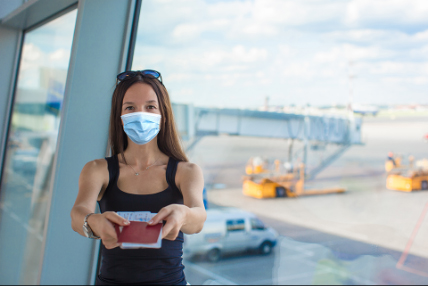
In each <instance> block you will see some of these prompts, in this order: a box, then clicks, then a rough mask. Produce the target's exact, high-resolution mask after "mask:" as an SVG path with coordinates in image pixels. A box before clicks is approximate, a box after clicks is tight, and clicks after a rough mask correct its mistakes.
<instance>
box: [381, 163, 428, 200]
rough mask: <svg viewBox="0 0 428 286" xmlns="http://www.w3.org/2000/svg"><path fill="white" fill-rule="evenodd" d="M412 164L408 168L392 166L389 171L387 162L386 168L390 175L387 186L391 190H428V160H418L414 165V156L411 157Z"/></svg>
mask: <svg viewBox="0 0 428 286" xmlns="http://www.w3.org/2000/svg"><path fill="white" fill-rule="evenodd" d="M409 161H410V164H409V166H408V168H403V167H400V168H392V169H390V170H389V171H388V168H387V164H388V161H387V162H386V165H385V167H386V170H387V171H388V177H387V179H386V187H387V188H388V189H390V190H396V191H403V192H412V191H417V190H428V160H427V159H424V160H420V161H417V162H416V164H415V166H414V165H413V157H410V158H409Z"/></svg>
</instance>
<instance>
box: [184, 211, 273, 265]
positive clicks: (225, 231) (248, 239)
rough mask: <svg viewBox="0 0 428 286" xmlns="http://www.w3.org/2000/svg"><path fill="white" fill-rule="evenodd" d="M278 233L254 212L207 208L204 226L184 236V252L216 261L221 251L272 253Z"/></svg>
mask: <svg viewBox="0 0 428 286" xmlns="http://www.w3.org/2000/svg"><path fill="white" fill-rule="evenodd" d="M277 239H278V233H277V232H276V231H275V230H274V229H272V228H270V227H269V228H267V227H265V225H264V223H263V222H262V221H261V220H259V219H258V218H257V217H256V216H255V215H254V214H252V213H249V212H246V211H242V210H239V209H235V208H224V209H210V210H207V221H206V222H205V225H204V229H203V230H202V231H201V232H200V233H198V234H193V235H186V236H185V238H184V255H185V256H186V257H189V258H192V257H193V256H195V255H205V256H206V258H207V259H208V260H209V261H212V262H215V261H218V260H219V259H220V258H221V255H222V254H225V253H231V252H241V251H246V250H258V251H259V252H260V253H262V254H270V253H271V251H272V248H273V247H275V245H276V242H277Z"/></svg>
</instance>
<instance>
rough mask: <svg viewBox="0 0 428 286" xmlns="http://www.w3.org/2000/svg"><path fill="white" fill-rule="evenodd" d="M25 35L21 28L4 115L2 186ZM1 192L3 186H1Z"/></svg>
mask: <svg viewBox="0 0 428 286" xmlns="http://www.w3.org/2000/svg"><path fill="white" fill-rule="evenodd" d="M24 36H25V34H24V33H23V31H22V30H19V32H18V40H17V43H16V47H17V48H16V52H15V59H14V63H13V67H12V71H11V74H12V77H11V81H10V86H9V92H8V101H7V108H6V114H5V116H4V118H5V122H4V125H3V126H4V127H3V132H2V137H1V138H2V141H1V142H0V144H1V145H0V186H1V185H2V181H3V168H4V164H5V162H6V148H7V142H8V139H9V130H10V124H11V120H12V110H13V106H14V104H15V91H16V85H17V83H18V72H19V67H20V64H21V55H22V47H23V43H24ZM0 194H1V188H0Z"/></svg>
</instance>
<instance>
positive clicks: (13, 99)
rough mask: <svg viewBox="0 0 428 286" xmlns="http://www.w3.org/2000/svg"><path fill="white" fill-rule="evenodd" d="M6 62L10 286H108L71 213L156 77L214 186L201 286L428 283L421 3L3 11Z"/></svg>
mask: <svg viewBox="0 0 428 286" xmlns="http://www.w3.org/2000/svg"><path fill="white" fill-rule="evenodd" d="M0 56H1V58H2V61H1V62H2V63H1V65H0V127H1V129H0V132H1V137H0V175H1V177H0V284H14V285H17V284H32V285H37V284H86V285H93V284H94V283H95V278H96V276H97V274H98V271H99V267H100V263H101V261H100V255H99V250H100V241H99V240H92V239H88V238H85V237H82V236H81V235H79V234H77V233H76V232H74V231H73V230H72V229H71V219H70V210H71V208H72V207H73V204H74V201H75V199H76V196H77V192H78V181H79V174H80V172H81V170H82V168H83V166H84V165H85V163H86V162H89V161H91V160H94V159H99V158H104V157H106V156H109V151H108V145H107V140H108V124H109V116H110V108H111V96H112V93H113V90H114V88H115V85H116V76H117V74H119V73H120V72H123V71H126V70H145V69H152V70H156V71H159V72H160V73H161V75H162V82H163V84H164V85H165V87H166V88H167V90H168V92H169V95H170V98H171V102H172V107H173V112H174V118H175V121H176V125H177V129H178V131H179V134H180V139H181V142H182V145H183V148H184V150H185V151H186V154H187V156H188V157H189V160H190V162H193V163H195V164H197V165H199V166H200V167H201V168H202V171H203V174H204V183H205V185H204V190H203V196H204V203H205V208H206V210H207V221H206V222H205V225H204V228H203V230H202V231H201V232H200V233H198V234H193V235H185V242H184V251H183V252H184V253H183V265H184V266H185V270H184V272H185V275H186V280H187V282H188V283H190V284H198V285H237V284H238V285H244V284H245V285H246V284H248V285H261V284H263V285H274V284H275V285H278V284H279V285H284V284H316V285H320V284H329V285H333V284H334V285H353V284H370V285H372V284H382V285H384V284H422V285H426V284H427V283H428V270H427V269H428V247H427V246H428V244H427V241H428V214H427V213H428V94H427V91H428V3H427V1H426V0H397V1H392V0H391V1H389V0H372V1H364V0H343V1H336V0H318V1H312V0H120V1H119V0H0ZM142 211H144V210H142Z"/></svg>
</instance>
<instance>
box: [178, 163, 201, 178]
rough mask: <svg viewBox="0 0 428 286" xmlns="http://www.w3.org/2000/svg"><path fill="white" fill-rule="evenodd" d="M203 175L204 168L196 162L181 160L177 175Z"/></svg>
mask: <svg viewBox="0 0 428 286" xmlns="http://www.w3.org/2000/svg"><path fill="white" fill-rule="evenodd" d="M198 175H202V169H201V167H199V166H198V165H196V164H195V163H190V162H180V163H178V166H177V176H198Z"/></svg>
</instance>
